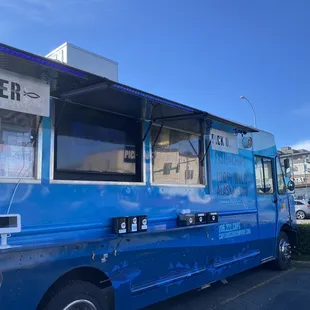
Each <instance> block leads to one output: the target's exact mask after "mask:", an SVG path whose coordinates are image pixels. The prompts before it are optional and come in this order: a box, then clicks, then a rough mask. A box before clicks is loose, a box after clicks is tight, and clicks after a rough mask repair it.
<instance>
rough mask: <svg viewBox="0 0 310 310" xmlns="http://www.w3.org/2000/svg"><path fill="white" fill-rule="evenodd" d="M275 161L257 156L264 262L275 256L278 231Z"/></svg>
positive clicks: (260, 226) (261, 240)
mask: <svg viewBox="0 0 310 310" xmlns="http://www.w3.org/2000/svg"><path fill="white" fill-rule="evenodd" d="M273 167H274V164H273V159H272V158H269V157H262V156H255V176H256V194H257V211H258V225H259V236H260V240H259V248H260V252H261V259H262V261H266V260H269V259H271V258H273V257H274V256H275V246H274V245H275V240H276V231H277V225H276V224H277V195H276V192H275V182H274V173H273V171H274V169H273Z"/></svg>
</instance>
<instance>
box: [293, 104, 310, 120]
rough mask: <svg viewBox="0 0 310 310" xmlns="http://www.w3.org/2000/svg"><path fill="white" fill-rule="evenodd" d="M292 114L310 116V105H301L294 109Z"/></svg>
mask: <svg viewBox="0 0 310 310" xmlns="http://www.w3.org/2000/svg"><path fill="white" fill-rule="evenodd" d="M292 112H293V114H294V115H296V116H307V117H308V116H309V114H310V103H308V104H304V105H301V106H299V107H297V108H295V109H292Z"/></svg>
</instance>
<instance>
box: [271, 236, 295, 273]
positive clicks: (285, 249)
mask: <svg viewBox="0 0 310 310" xmlns="http://www.w3.org/2000/svg"><path fill="white" fill-rule="evenodd" d="M277 251H278V253H277V254H278V255H277V259H276V261H275V262H274V263H275V268H276V269H278V270H286V269H288V268H290V267H291V264H292V262H291V257H292V251H291V245H290V242H289V239H288V237H287V234H286V233H285V232H284V231H281V232H280V235H279V240H278V246H277Z"/></svg>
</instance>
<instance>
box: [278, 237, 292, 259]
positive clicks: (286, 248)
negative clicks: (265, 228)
mask: <svg viewBox="0 0 310 310" xmlns="http://www.w3.org/2000/svg"><path fill="white" fill-rule="evenodd" d="M279 252H280V255H281V258H282V260H284V261H288V260H290V259H291V255H292V251H291V246H290V244H289V243H288V242H287V241H286V240H285V239H281V240H280V243H279Z"/></svg>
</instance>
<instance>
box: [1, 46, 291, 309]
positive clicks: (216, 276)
mask: <svg viewBox="0 0 310 310" xmlns="http://www.w3.org/2000/svg"><path fill="white" fill-rule="evenodd" d="M0 139H1V141H0V234H1V246H0V308H1V310H2V309H3V310H16V309H27V310H28V309H29V310H32V309H38V310H74V309H87V310H107V309H127V310H130V309H140V308H143V307H146V306H148V305H151V304H153V303H156V302H159V301H162V300H164V299H167V298H170V297H172V296H176V295H178V294H181V293H184V292H187V291H190V290H193V289H197V288H201V287H205V286H206V285H207V284H209V283H212V282H215V281H219V280H223V279H225V278H226V277H229V276H232V275H234V274H237V273H240V272H242V271H244V270H248V269H250V268H253V267H255V266H258V265H260V264H263V263H268V264H273V265H274V266H275V267H276V268H278V269H280V270H283V269H287V268H289V266H290V260H291V250H292V248H293V247H294V246H295V243H296V219H295V216H294V214H295V212H294V202H293V199H292V196H291V195H290V192H292V191H293V187H294V186H293V185H294V184H292V183H291V184H290V185H289V186H287V184H286V177H287V176H286V175H284V173H283V171H282V168H281V164H280V161H279V158H278V157H277V149H276V145H275V140H274V137H273V135H272V134H270V133H268V132H265V131H262V130H258V129H256V128H253V127H250V126H245V125H242V124H239V123H236V122H233V121H229V120H227V119H224V118H221V117H218V116H215V115H212V114H209V113H207V112H205V111H202V110H198V109H195V108H192V107H189V106H185V105H182V104H179V103H177V102H174V101H171V100H167V99H164V98H161V97H158V96H155V95H152V94H149V93H146V92H144V91H141V90H138V89H134V88H132V87H129V86H126V85H123V84H120V83H118V82H114V81H111V80H109V79H106V78H103V77H99V76H96V75H94V74H90V73H87V72H83V71H80V70H77V69H75V68H72V67H69V66H67V65H64V64H62V63H59V62H57V61H52V60H49V59H47V58H44V57H40V56H37V55H34V54H31V53H28V52H25V51H22V50H19V49H16V48H13V47H10V46H7V45H4V44H0ZM288 190H290V192H288Z"/></svg>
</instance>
